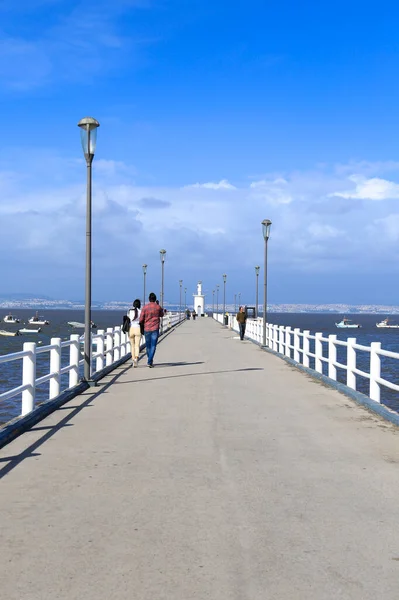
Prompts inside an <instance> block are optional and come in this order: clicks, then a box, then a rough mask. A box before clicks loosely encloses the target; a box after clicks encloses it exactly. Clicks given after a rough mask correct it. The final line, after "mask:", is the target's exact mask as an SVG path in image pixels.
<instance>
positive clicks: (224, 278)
mask: <svg viewBox="0 0 399 600" xmlns="http://www.w3.org/2000/svg"><path fill="white" fill-rule="evenodd" d="M226 279H227V275H223V281H224V283H226Z"/></svg>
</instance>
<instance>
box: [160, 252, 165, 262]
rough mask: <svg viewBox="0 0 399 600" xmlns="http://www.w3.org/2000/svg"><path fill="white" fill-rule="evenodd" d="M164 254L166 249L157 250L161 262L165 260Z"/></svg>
mask: <svg viewBox="0 0 399 600" xmlns="http://www.w3.org/2000/svg"><path fill="white" fill-rule="evenodd" d="M165 254H166V250H160V251H159V256H160V257H161V262H165Z"/></svg>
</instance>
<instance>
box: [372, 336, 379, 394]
mask: <svg viewBox="0 0 399 600" xmlns="http://www.w3.org/2000/svg"><path fill="white" fill-rule="evenodd" d="M370 348H371V352H370V398H371V399H372V400H375V401H376V402H381V389H380V384H379V383H378V379H380V377H381V356H380V355H379V351H380V350H381V342H371V344H370Z"/></svg>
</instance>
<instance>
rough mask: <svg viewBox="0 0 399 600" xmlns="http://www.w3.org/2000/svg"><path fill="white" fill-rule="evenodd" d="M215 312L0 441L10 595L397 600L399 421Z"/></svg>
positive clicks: (0, 580) (0, 567) (0, 507)
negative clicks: (151, 360) (223, 322)
mask: <svg viewBox="0 0 399 600" xmlns="http://www.w3.org/2000/svg"><path fill="white" fill-rule="evenodd" d="M236 337H237V336H236V334H235V333H233V332H231V331H229V330H227V329H224V328H222V327H221V326H220V325H218V324H216V323H215V322H214V321H212V320H211V319H198V320H197V321H195V322H192V321H190V322H187V323H185V324H183V325H182V326H181V327H179V328H178V329H176V330H175V331H174V332H173V333H171V334H170V335H169V336H168V337H167V338H166V339H165V340H164V341H163V342H162V343H161V344H160V345H159V347H158V350H157V354H156V357H155V364H156V366H155V368H154V369H148V368H147V367H146V366H145V360H142V361H141V362H140V365H139V367H138V368H137V369H133V368H131V367H130V365H129V366H128V365H125V366H122V367H120V368H118V369H117V370H116V371H114V372H113V373H112V374H110V375H109V376H108V377H106V378H105V379H104V380H102V381H101V384H100V386H99V387H98V388H96V389H91V390H89V391H87V392H86V393H85V394H83V395H81V396H79V397H77V398H75V399H73V400H71V401H70V402H69V403H68V404H66V405H64V406H63V407H62V408H61V409H59V410H57V411H56V412H55V413H53V414H52V415H50V416H49V417H48V418H46V419H45V420H43V421H42V422H40V423H39V424H38V425H37V426H35V427H34V428H33V429H32V430H31V431H29V432H27V433H25V434H24V435H22V436H21V437H19V438H18V439H16V440H15V441H14V442H12V443H11V444H9V445H8V446H6V447H5V448H3V449H2V450H1V451H0V475H1V476H2V480H1V481H0V535H1V557H0V592H1V598H4V599H7V600H109V599H115V600H125V599H126V600H128V599H129V600H132V599H134V600H135V599H137V600H160V599H165V600H191V599H193V600H194V599H195V600H205V599H207V598H210V599H212V600H267V599H273V600H293V599H296V600H324V599H329V600H330V599H331V600H333V599H334V600H335V599H340V600H341V599H342V600H397V599H398V598H399V525H398V523H399V432H398V429H397V428H396V427H395V426H393V425H391V424H389V423H386V422H384V421H383V420H381V419H380V418H379V417H376V416H375V415H373V414H371V413H369V412H367V411H366V410H365V409H363V408H361V407H358V406H357V405H356V404H355V403H353V402H352V401H351V400H349V399H348V398H346V397H345V396H343V395H341V394H339V393H338V392H336V391H334V390H331V389H329V388H327V387H325V386H323V385H322V384H320V383H318V382H316V381H314V380H312V379H311V378H309V377H308V376H306V375H304V374H303V373H300V372H299V371H297V370H296V369H295V368H293V367H291V366H289V365H288V364H286V363H285V362H284V361H282V360H281V359H279V358H278V357H276V356H273V355H270V354H267V353H265V352H263V351H262V350H261V349H260V348H258V347H257V346H256V345H254V344H252V343H251V342H249V341H244V342H240V340H238V339H236Z"/></svg>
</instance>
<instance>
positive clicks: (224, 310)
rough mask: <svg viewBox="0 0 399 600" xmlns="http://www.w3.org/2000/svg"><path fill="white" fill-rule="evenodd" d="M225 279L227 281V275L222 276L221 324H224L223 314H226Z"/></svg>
mask: <svg viewBox="0 0 399 600" xmlns="http://www.w3.org/2000/svg"><path fill="white" fill-rule="evenodd" d="M226 279H227V275H226V274H224V275H223V324H224V320H225V314H226Z"/></svg>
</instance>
